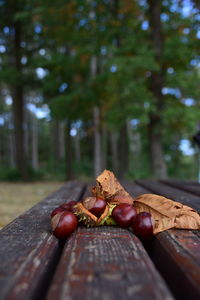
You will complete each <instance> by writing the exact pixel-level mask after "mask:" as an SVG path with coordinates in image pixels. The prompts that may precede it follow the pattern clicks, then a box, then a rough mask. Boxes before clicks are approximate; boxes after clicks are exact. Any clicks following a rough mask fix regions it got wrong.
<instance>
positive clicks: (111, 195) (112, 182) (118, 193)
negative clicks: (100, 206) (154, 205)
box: [92, 170, 134, 204]
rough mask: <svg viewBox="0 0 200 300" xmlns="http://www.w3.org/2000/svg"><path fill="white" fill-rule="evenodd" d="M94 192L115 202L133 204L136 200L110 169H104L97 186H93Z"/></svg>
mask: <svg viewBox="0 0 200 300" xmlns="http://www.w3.org/2000/svg"><path fill="white" fill-rule="evenodd" d="M92 194H93V195H94V196H97V197H100V198H103V199H105V200H106V201H108V202H110V203H113V204H119V203H128V204H133V201H134V200H133V198H132V197H131V196H130V195H129V193H128V192H127V191H125V189H124V188H123V187H122V185H121V184H120V183H119V181H118V180H117V178H116V177H115V175H114V174H113V172H111V171H108V170H104V171H103V172H102V173H101V174H100V175H99V176H98V177H97V179H96V186H95V187H93V188H92Z"/></svg>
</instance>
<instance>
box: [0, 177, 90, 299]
mask: <svg viewBox="0 0 200 300" xmlns="http://www.w3.org/2000/svg"><path fill="white" fill-rule="evenodd" d="M83 189H84V184H83V183H78V182H75V181H74V182H69V183H67V184H66V185H65V186H63V187H62V188H61V189H59V190H58V191H57V192H55V193H53V194H52V195H50V196H49V197H47V198H46V199H45V200H43V201H42V202H40V203H39V204H37V205H35V206H34V207H33V208H32V209H30V210H29V211H27V212H26V213H24V214H23V215H21V216H20V217H19V218H17V219H16V220H14V221H13V222H12V223H10V224H9V225H7V226H6V227H5V228H4V229H2V230H1V233H0V257H1V264H0V299H1V300H3V299H20V300H21V299H26V300H27V299H41V298H40V297H42V295H43V294H44V293H45V289H46V286H47V285H48V283H49V280H50V277H51V276H52V271H53V269H54V268H55V263H57V260H58V257H59V256H60V251H61V248H62V243H60V242H59V240H58V239H56V238H55V237H54V236H53V235H52V233H51V228H50V213H51V211H52V210H53V209H54V208H55V207H56V206H58V205H60V204H62V203H64V202H67V201H70V200H79V198H80V196H81V194H82V192H83ZM38 297H39V298H38Z"/></svg>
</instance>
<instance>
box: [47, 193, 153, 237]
mask: <svg viewBox="0 0 200 300" xmlns="http://www.w3.org/2000/svg"><path fill="white" fill-rule="evenodd" d="M76 204H77V202H76V201H70V202H68V203H66V204H62V205H60V206H59V207H57V208H56V209H54V210H53V211H52V213H51V224H52V230H53V233H54V235H55V236H56V237H57V238H59V239H63V238H66V237H68V236H69V235H70V234H71V233H72V232H73V231H74V230H75V229H76V227H77V226H78V223H79V220H78V218H77V216H76V215H75V207H76ZM106 205H107V203H106V201H105V200H104V199H101V198H96V201H95V202H94V204H93V206H92V207H91V208H90V209H89V211H90V212H91V213H92V214H93V215H95V216H96V217H99V216H101V215H102V213H103V212H104V210H105V208H106ZM112 218H113V220H114V221H115V222H116V224H117V225H118V226H120V227H123V228H129V227H131V228H132V230H133V232H134V234H135V235H137V236H138V237H139V238H141V239H149V238H150V237H152V235H153V224H152V218H151V214H150V213H148V212H141V213H139V214H137V212H136V209H135V208H134V206H133V205H131V204H128V203H120V204H118V205H116V206H115V207H114V209H113V210H112Z"/></svg>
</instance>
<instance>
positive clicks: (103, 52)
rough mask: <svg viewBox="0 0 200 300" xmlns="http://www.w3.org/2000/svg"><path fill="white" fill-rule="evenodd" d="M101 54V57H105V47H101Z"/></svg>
mask: <svg viewBox="0 0 200 300" xmlns="http://www.w3.org/2000/svg"><path fill="white" fill-rule="evenodd" d="M101 54H102V55H106V54H107V49H106V46H101Z"/></svg>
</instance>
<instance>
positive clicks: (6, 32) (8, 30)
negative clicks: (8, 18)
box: [3, 26, 10, 34]
mask: <svg viewBox="0 0 200 300" xmlns="http://www.w3.org/2000/svg"><path fill="white" fill-rule="evenodd" d="M3 32H4V33H5V34H9V33H10V28H9V27H8V26H5V27H4V28H3Z"/></svg>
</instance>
